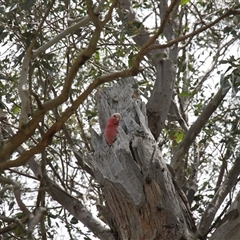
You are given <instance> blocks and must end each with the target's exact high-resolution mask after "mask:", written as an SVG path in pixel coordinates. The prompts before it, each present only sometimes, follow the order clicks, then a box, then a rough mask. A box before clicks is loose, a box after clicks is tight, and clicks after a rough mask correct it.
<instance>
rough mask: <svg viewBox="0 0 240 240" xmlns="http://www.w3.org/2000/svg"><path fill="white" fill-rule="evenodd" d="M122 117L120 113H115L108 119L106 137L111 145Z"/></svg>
mask: <svg viewBox="0 0 240 240" xmlns="http://www.w3.org/2000/svg"><path fill="white" fill-rule="evenodd" d="M120 118H121V115H120V113H114V114H113V115H112V116H111V117H110V118H109V119H108V121H107V125H106V127H105V130H104V137H105V139H106V141H107V143H108V144H109V145H112V144H113V142H114V140H115V139H116V137H117V127H118V126H119V120H120Z"/></svg>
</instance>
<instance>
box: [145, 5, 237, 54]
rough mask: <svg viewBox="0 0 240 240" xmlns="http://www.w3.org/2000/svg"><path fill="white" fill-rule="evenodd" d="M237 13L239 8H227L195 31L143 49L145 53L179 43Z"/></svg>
mask: <svg viewBox="0 0 240 240" xmlns="http://www.w3.org/2000/svg"><path fill="white" fill-rule="evenodd" d="M239 14H240V10H236V9H229V10H227V11H226V13H224V14H223V15H222V16H220V17H218V18H217V19H216V20H214V21H213V22H211V23H209V24H207V25H205V26H203V27H201V28H199V29H197V30H196V31H193V32H191V33H189V34H186V35H184V36H181V37H178V38H176V39H174V40H172V41H169V42H168V43H166V44H154V45H152V46H149V47H148V48H147V49H145V53H146V52H149V51H151V50H154V49H163V48H168V47H171V46H173V45H174V44H176V43H179V42H181V41H183V40H186V39H188V38H190V37H193V36H196V35H198V34H199V33H201V32H203V31H205V30H207V29H209V28H210V27H212V26H214V25H215V24H217V23H219V22H220V21H221V20H223V19H224V18H226V17H229V16H231V15H239Z"/></svg>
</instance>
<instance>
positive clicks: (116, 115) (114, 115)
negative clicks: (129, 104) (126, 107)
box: [111, 113, 121, 122]
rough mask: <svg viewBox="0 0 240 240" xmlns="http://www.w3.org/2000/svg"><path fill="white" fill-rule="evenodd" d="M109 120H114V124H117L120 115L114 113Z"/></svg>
mask: <svg viewBox="0 0 240 240" xmlns="http://www.w3.org/2000/svg"><path fill="white" fill-rule="evenodd" d="M111 118H113V119H115V120H116V122H119V120H120V118H121V114H120V113H114V114H113V115H112V116H111Z"/></svg>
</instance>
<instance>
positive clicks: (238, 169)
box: [199, 156, 240, 236]
mask: <svg viewBox="0 0 240 240" xmlns="http://www.w3.org/2000/svg"><path fill="white" fill-rule="evenodd" d="M239 174H240V156H238V157H237V158H236V160H235V162H234V165H233V167H232V168H231V170H230V172H229V174H228V175H227V177H226V178H225V180H224V181H223V183H222V184H221V186H220V187H219V189H218V191H217V193H216V194H215V196H214V197H213V199H212V201H211V202H210V203H209V204H208V206H207V208H206V210H205V212H204V213H203V215H202V218H201V221H200V223H199V233H200V234H201V235H202V236H206V234H207V233H208V229H209V227H210V226H211V223H212V221H213V219H214V216H215V215H216V212H217V211H218V209H219V207H220V205H221V204H222V202H223V201H224V199H225V197H226V196H227V194H228V193H229V192H230V191H231V189H232V188H233V187H234V186H235V185H236V183H237V181H238V176H239Z"/></svg>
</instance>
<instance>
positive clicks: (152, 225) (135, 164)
mask: <svg viewBox="0 0 240 240" xmlns="http://www.w3.org/2000/svg"><path fill="white" fill-rule="evenodd" d="M136 86H137V85H136V82H135V81H134V79H132V78H129V79H124V80H121V81H119V82H118V83H116V84H114V86H113V87H110V88H106V89H104V90H99V91H98V93H97V95H96V100H97V102H98V111H99V122H100V128H101V130H102V132H103V130H104V126H105V124H106V121H107V118H108V117H109V116H110V115H111V114H112V113H114V112H119V113H121V115H122V119H121V122H120V125H121V127H119V129H118V132H119V133H118V136H117V140H116V141H115V142H114V144H113V145H112V146H108V145H107V144H106V142H105V140H104V138H103V136H102V135H101V136H99V134H97V133H96V132H95V131H92V139H93V146H94V149H95V152H94V153H93V154H92V155H91V161H90V162H89V164H90V165H91V168H92V170H93V172H94V175H95V177H96V179H97V181H98V182H99V183H100V185H101V187H102V191H103V195H104V198H105V205H104V206H101V209H102V214H103V215H104V217H105V219H106V221H107V223H108V224H109V226H110V228H111V230H112V231H113V232H114V233H115V236H116V239H124V240H126V239H131V240H135V239H136V240H140V239H148V240H151V239H166V240H169V239H171V240H175V239H197V238H196V237H195V236H196V234H195V231H196V228H195V224H194V221H193V219H192V216H191V212H190V210H189V208H188V204H187V201H186V198H185V196H184V194H183V193H182V191H181V190H180V189H179V188H178V187H177V185H176V183H175V181H174V179H173V177H172V175H171V174H170V172H169V171H168V167H167V165H166V163H165V161H164V159H163V158H162V156H161V152H160V150H159V149H158V147H157V145H156V142H155V140H154V137H153V136H152V134H151V132H150V130H149V128H148V122H147V117H146V110H145V104H144V103H143V102H142V101H141V100H140V99H138V98H136V90H137V89H136Z"/></svg>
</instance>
